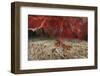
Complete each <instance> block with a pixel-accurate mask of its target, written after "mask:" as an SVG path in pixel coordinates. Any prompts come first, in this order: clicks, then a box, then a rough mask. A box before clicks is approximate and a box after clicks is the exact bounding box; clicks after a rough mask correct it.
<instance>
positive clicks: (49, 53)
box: [28, 38, 88, 60]
mask: <svg viewBox="0 0 100 76" xmlns="http://www.w3.org/2000/svg"><path fill="white" fill-rule="evenodd" d="M84 58H88V43H87V41H84V40H77V39H73V40H69V39H66V40H63V42H61V43H59V42H58V41H57V40H55V39H47V38H46V39H42V38H33V39H29V40H28V60H55V59H84Z"/></svg>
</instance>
